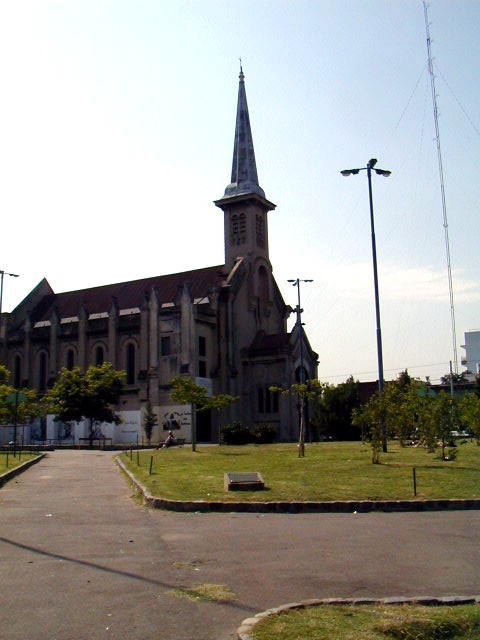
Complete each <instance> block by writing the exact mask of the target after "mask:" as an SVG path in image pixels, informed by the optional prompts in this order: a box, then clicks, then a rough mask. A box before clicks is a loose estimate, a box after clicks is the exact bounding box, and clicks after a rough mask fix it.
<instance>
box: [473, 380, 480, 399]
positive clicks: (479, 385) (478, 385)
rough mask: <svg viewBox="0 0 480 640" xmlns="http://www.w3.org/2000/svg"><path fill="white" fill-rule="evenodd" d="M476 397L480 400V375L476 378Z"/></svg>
mask: <svg viewBox="0 0 480 640" xmlns="http://www.w3.org/2000/svg"><path fill="white" fill-rule="evenodd" d="M474 391H475V395H476V396H477V397H478V398H480V375H478V376H477V377H476V378H475V390H474Z"/></svg>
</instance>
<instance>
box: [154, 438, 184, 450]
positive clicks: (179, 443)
mask: <svg viewBox="0 0 480 640" xmlns="http://www.w3.org/2000/svg"><path fill="white" fill-rule="evenodd" d="M164 444H165V440H160V441H159V443H158V445H157V449H161V448H162V447H163V445H164ZM184 444H185V438H175V442H174V443H173V444H171V445H170V447H183V445H184ZM170 447H169V448H170Z"/></svg>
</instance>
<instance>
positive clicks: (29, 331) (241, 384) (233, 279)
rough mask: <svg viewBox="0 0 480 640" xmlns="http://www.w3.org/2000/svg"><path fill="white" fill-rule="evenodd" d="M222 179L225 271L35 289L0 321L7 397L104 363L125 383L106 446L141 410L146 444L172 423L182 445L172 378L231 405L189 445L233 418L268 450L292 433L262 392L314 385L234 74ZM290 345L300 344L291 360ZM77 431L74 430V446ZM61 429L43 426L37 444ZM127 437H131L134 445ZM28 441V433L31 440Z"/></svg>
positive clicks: (137, 429)
mask: <svg viewBox="0 0 480 640" xmlns="http://www.w3.org/2000/svg"><path fill="white" fill-rule="evenodd" d="M232 167H233V168H232V178H231V182H230V184H229V185H228V186H227V188H226V189H225V193H224V195H223V197H222V198H220V199H219V200H217V201H216V202H215V205H216V206H217V207H219V208H220V209H221V210H222V211H223V214H224V227H225V264H223V265H216V266H213V267H207V268H201V269H196V270H194V271H188V272H184V273H175V274H169V275H163V276H157V277H152V278H146V279H142V280H135V281H131V282H124V283H117V284H111V285H104V286H100V287H94V288H91V289H84V290H79V291H71V292H67V293H57V294H56V293H54V291H53V290H52V289H51V287H50V285H49V284H48V282H47V281H46V280H45V279H44V280H42V281H41V282H40V283H39V284H38V285H37V287H36V288H35V289H34V290H33V291H32V292H31V293H30V294H29V295H28V296H27V297H26V298H25V300H23V302H21V303H20V304H19V305H18V306H17V308H16V309H15V310H14V311H13V312H12V313H4V314H2V325H1V329H2V330H1V335H0V338H1V351H0V362H2V363H3V364H5V365H6V366H7V367H8V368H9V369H10V371H11V372H12V384H14V386H15V387H16V388H22V387H30V388H35V389H37V390H38V392H39V393H40V394H43V393H45V392H46V391H47V389H48V388H49V386H51V385H52V384H53V382H54V380H55V378H56V376H57V373H58V371H59V370H60V369H61V368H62V367H67V368H72V367H74V366H78V367H80V368H81V369H82V370H83V371H85V370H86V369H87V368H88V366H90V365H92V364H101V363H102V362H104V361H109V362H111V363H112V364H113V366H114V367H115V368H116V369H123V370H125V371H126V375H127V387H126V391H125V393H124V395H123V397H122V399H121V402H120V404H119V406H118V407H117V410H118V411H120V412H121V413H122V415H123V416H124V423H123V424H124V425H125V424H128V425H130V427H131V428H129V429H126V428H125V426H123V435H121V432H122V425H119V426H118V427H114V426H113V425H102V426H101V427H102V428H101V431H102V434H103V435H109V437H112V440H113V442H121V441H128V440H130V441H135V439H136V438H139V439H141V436H142V428H141V422H142V418H141V415H142V414H141V412H142V409H143V407H144V406H145V404H146V403H147V402H150V404H151V405H152V407H153V408H154V410H155V411H156V412H157V414H158V417H159V430H158V433H156V434H154V440H155V438H162V431H163V430H164V429H166V428H168V427H169V426H171V425H172V424H173V425H174V426H175V427H176V428H177V429H178V433H179V434H181V435H183V436H184V437H186V438H187V440H188V439H190V437H191V432H189V428H190V415H189V408H188V407H178V406H177V407H176V406H174V405H173V403H172V401H171V398H170V389H169V384H168V383H169V380H170V378H171V377H172V376H177V375H182V376H188V377H191V378H193V379H195V380H196V382H197V383H198V384H201V385H203V386H205V387H206V388H207V389H208V390H209V391H211V392H212V393H213V394H218V393H226V394H231V395H234V396H239V398H240V400H239V401H238V402H236V403H234V404H232V405H231V407H230V408H229V409H227V410H225V411H224V412H222V413H220V414H212V415H209V414H208V413H198V415H197V420H196V423H197V440H198V441H205V442H210V441H213V442H215V441H217V439H218V433H219V427H220V426H221V425H222V424H227V423H229V422H231V421H234V420H238V421H240V422H242V423H244V424H247V425H250V426H254V425H255V424H260V423H268V424H271V425H273V426H274V427H275V428H276V430H277V437H278V439H279V440H291V439H294V438H296V437H297V434H298V416H297V407H296V403H295V401H294V400H288V399H284V398H282V397H279V396H278V395H272V394H271V393H270V392H269V386H270V385H278V386H283V387H288V386H290V385H291V384H292V383H293V382H295V380H299V371H300V355H301V357H302V361H303V366H304V370H305V373H306V376H307V377H309V378H315V377H316V376H317V354H316V353H314V352H313V351H312V349H311V347H310V345H309V343H308V340H307V338H306V336H305V334H304V332H303V330H302V331H299V330H298V325H295V328H294V330H293V331H292V332H291V333H288V331H287V318H288V316H289V314H290V313H291V311H292V309H291V308H290V307H289V306H287V305H286V304H285V302H284V300H283V298H282V295H281V293H280V291H279V289H278V287H277V284H276V282H275V279H274V277H273V273H272V266H271V264H270V260H269V251H268V212H269V211H272V210H273V209H274V208H275V205H274V204H273V203H271V202H269V201H268V200H267V199H266V198H265V194H264V192H263V190H262V189H261V187H260V186H259V184H258V178H257V171H256V165H255V156H254V152H253V140H252V134H251V128H250V121H249V116H248V107H247V101H246V94H245V83H244V76H243V73H242V72H241V73H240V83H239V94H238V107H237V123H236V131H235V144H234V154H233V163H232ZM299 340H302V349H301V350H300V348H299V347H300V343H299ZM84 429H85V428H84V426H83V425H80V426H79V425H76V430H75V433H74V434H73V437H75V435H76V436H77V437H81V434H82V433H84ZM45 431H47V432H48V435H47V437H51V438H55V439H56V438H58V437H59V438H62V437H64V436H65V433H67V434H68V435H72V434H71V431H70V430H68V429H67V431H66V432H65V430H63V431H62V427H61V426H60V427H59V425H56V426H55V425H54V424H53V422H52V421H51V420H49V421H47V425H46V426H45V425H43V433H42V435H43V437H45V435H46V433H45ZM135 434H136V436H135ZM37 437H38V435H37Z"/></svg>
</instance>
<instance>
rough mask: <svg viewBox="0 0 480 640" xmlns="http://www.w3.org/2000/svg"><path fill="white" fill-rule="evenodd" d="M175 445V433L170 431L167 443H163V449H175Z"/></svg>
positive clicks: (166, 439)
mask: <svg viewBox="0 0 480 640" xmlns="http://www.w3.org/2000/svg"><path fill="white" fill-rule="evenodd" d="M174 444H175V438H174V437H173V433H172V432H171V431H169V432H168V436H167V437H166V438H165V442H164V443H163V446H162V449H167V448H168V447H173V445H174Z"/></svg>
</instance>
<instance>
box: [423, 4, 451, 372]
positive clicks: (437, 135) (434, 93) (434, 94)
mask: <svg viewBox="0 0 480 640" xmlns="http://www.w3.org/2000/svg"><path fill="white" fill-rule="evenodd" d="M423 11H424V14H425V30H426V32H427V51H428V73H429V74H430V86H431V89H432V101H433V117H434V120H435V138H436V141H437V157H438V170H439V173H440V190H441V193H442V209H443V229H444V232H445V248H446V252H447V271H448V290H449V294H450V319H451V324H452V347H453V364H454V372H455V373H458V358H457V332H456V329H455V306H454V302H453V281H452V266H451V262H450V242H449V238H448V219H447V205H446V201H445V184H444V181H443V164H442V149H441V147H440V129H439V127H438V108H437V91H436V88H435V74H434V73H433V62H432V50H431V40H430V26H429V21H428V9H427V4H426V2H425V0H423Z"/></svg>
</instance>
